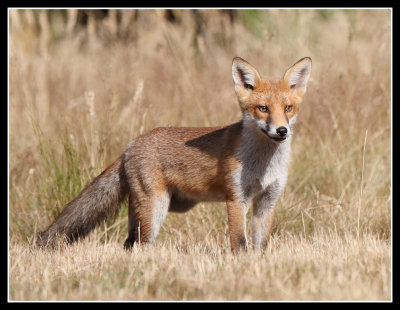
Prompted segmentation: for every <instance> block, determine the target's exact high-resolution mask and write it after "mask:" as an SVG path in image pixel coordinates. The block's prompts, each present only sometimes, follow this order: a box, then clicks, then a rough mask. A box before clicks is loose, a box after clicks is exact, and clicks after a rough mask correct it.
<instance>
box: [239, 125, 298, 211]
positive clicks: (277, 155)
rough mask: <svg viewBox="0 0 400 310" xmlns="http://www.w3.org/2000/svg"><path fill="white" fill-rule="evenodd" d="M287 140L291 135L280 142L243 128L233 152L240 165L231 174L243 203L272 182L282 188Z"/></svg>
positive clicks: (283, 184) (284, 178)
mask: <svg viewBox="0 0 400 310" xmlns="http://www.w3.org/2000/svg"><path fill="white" fill-rule="evenodd" d="M290 142H291V137H288V138H287V140H285V141H284V142H283V143H279V144H278V143H275V142H273V141H271V140H269V138H267V137H265V136H263V133H262V132H260V133H259V132H254V129H253V128H247V129H245V130H244V131H243V137H242V143H241V144H240V146H239V148H238V149H237V151H236V156H237V158H238V159H239V162H240V163H241V165H240V167H239V168H237V169H236V170H235V171H234V173H233V181H234V185H235V189H236V191H237V193H238V196H239V197H240V199H241V200H242V201H243V202H245V203H247V202H248V201H250V200H251V199H253V198H254V197H255V196H257V195H258V194H260V193H262V192H264V191H266V190H267V188H268V186H269V185H271V184H272V183H274V184H277V185H278V187H279V188H281V189H283V187H284V186H285V184H286V180H287V166H288V163H289V159H290ZM275 188H276V186H275Z"/></svg>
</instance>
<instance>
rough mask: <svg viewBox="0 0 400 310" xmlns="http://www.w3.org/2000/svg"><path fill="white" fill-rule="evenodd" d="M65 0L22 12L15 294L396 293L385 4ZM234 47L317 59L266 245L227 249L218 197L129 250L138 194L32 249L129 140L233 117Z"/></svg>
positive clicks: (12, 108) (14, 17) (15, 90)
mask: <svg viewBox="0 0 400 310" xmlns="http://www.w3.org/2000/svg"><path fill="white" fill-rule="evenodd" d="M71 12H72V13H71V14H70V15H67V14H66V12H65V11H64V12H63V11H51V12H50V14H49V11H45V10H23V11H18V12H17V11H15V10H10V46H9V51H10V52H9V69H10V71H9V72H10V76H9V81H10V87H9V90H10V92H9V129H10V134H9V157H10V160H9V184H10V187H9V299H10V300H12V301H21V300H111V301H119V300H263V301H264V300H265V301H271V300H279V301H284V300H385V301H388V300H391V298H392V294H391V290H392V288H391V204H392V200H391V100H392V99H391V11H390V10H387V9H384V10H236V11H235V13H234V14H233V20H231V19H230V18H231V17H230V15H228V14H226V13H224V12H222V11H218V10H202V11H198V12H194V13H193V12H192V11H190V10H174V11H173V12H172V15H166V11H163V10H138V11H112V12H110V13H109V14H108V15H107V16H105V18H103V19H101V18H98V19H96V17H95V15H93V14H88V15H87V16H88V17H87V23H86V24H85V23H82V24H80V22H79V20H80V18H81V15H74V11H71ZM168 16H169V17H168ZM171 16H173V17H171ZM75 17H76V21H78V22H77V23H76V24H75V23H74V18H75ZM196 21H201V23H200V24H196ZM85 25H86V26H85ZM199 25H201V27H202V28H201V29H202V30H201V31H200V32H196V31H198V30H199V28H198V27H199ZM235 56H240V57H242V58H244V59H246V60H248V61H249V62H250V63H251V64H253V65H254V66H255V67H256V68H257V69H259V71H260V73H261V75H262V76H263V77H269V78H279V77H281V76H282V74H283V73H284V72H285V70H286V69H287V68H288V67H289V66H290V65H292V64H293V63H294V62H296V61H297V60H298V59H300V58H302V57H304V56H310V57H311V58H312V59H313V71H312V74H311V79H310V82H309V86H308V89H307V94H306V96H305V100H304V103H303V104H302V106H301V109H300V115H299V117H298V121H297V123H296V127H295V133H294V138H293V143H292V161H291V164H290V168H289V178H288V183H287V186H286V189H285V191H284V193H283V194H282V196H281V197H280V199H279V201H278V204H277V207H276V217H275V218H276V220H275V223H274V226H273V233H272V242H271V244H270V246H269V247H268V249H267V251H266V252H265V253H259V252H255V251H249V252H248V253H242V254H240V255H239V256H237V257H235V256H233V255H232V254H231V253H230V251H229V242H228V240H229V236H228V231H227V219H226V213H225V206H224V204H222V203H208V204H200V205H199V206H197V207H196V208H195V209H194V210H192V211H190V212H188V213H187V214H169V215H168V216H167V219H166V221H165V222H164V224H163V226H162V229H161V232H160V234H159V236H158V238H157V240H156V242H155V244H154V246H153V247H152V248H151V249H139V248H137V247H136V248H134V250H133V252H132V253H129V252H125V251H124V250H123V247H122V244H123V242H124V239H125V238H126V236H127V219H126V214H127V210H126V205H124V207H123V208H122V209H121V212H120V213H119V214H118V215H117V216H116V218H115V219H110V220H108V221H107V222H105V223H103V224H102V225H101V226H100V227H98V228H97V229H96V230H95V231H94V232H93V233H92V234H91V235H90V236H89V238H87V239H85V240H82V241H81V242H79V243H78V244H76V245H74V246H72V247H67V248H62V249H59V250H55V251H42V250H38V249H36V248H35V247H34V246H33V241H34V238H35V235H36V233H37V232H38V231H40V230H43V229H44V228H45V227H46V226H47V225H48V224H49V223H50V222H51V221H52V220H53V219H54V218H55V216H56V215H57V214H58V213H59V212H60V210H62V208H63V206H64V205H65V204H66V203H67V202H68V201H69V200H71V199H72V198H73V197H74V196H76V195H77V194H78V193H79V192H80V190H82V189H83V187H84V186H85V185H86V184H87V183H88V182H89V181H90V180H91V179H92V178H93V177H94V176H96V175H97V174H99V173H100V172H101V171H102V170H103V169H104V168H105V167H107V165H109V164H110V163H111V162H112V161H113V160H115V159H116V158H117V157H118V156H119V155H120V154H121V153H122V152H123V150H124V148H125V147H126V145H127V144H128V143H129V141H130V140H131V139H133V138H135V137H136V136H138V135H140V134H142V133H144V132H147V131H149V130H151V129H152V128H154V127H159V126H217V125H225V124H230V123H233V122H236V121H238V120H239V119H240V110H239V107H238V105H237V101H236V98H235V94H234V90H233V82H232V77H231V62H232V59H233V57H235ZM250 218H251V211H250V212H249V214H248V223H250ZM249 226H250V225H249ZM248 232H249V233H250V230H249V229H248ZM249 235H250V234H249ZM249 241H250V242H251V238H249Z"/></svg>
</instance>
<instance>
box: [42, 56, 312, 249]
mask: <svg viewBox="0 0 400 310" xmlns="http://www.w3.org/2000/svg"><path fill="white" fill-rule="evenodd" d="M310 73H311V58H309V57H304V58H302V59H300V60H299V61H298V62H296V63H295V64H294V65H293V66H292V67H290V68H289V69H288V70H287V71H286V73H285V74H284V75H283V77H282V79H280V80H263V79H261V76H260V74H259V73H258V71H257V70H256V69H255V68H254V67H253V66H252V65H250V64H249V63H248V62H247V61H245V60H244V59H242V58H240V57H235V58H234V59H233V62H232V76H233V82H234V89H235V92H236V96H237V99H238V102H239V106H240V109H241V111H242V114H243V118H242V119H241V120H240V121H239V122H237V123H234V124H232V125H229V126H225V127H204V128H191V127H163V128H155V129H153V130H151V131H150V132H148V133H146V134H144V135H141V136H139V137H137V138H136V139H134V140H133V141H132V142H130V143H129V144H128V146H127V148H126V150H125V152H124V153H123V154H122V155H121V156H120V157H119V158H118V159H117V160H116V161H115V162H114V163H113V164H111V165H110V166H109V167H108V168H107V169H105V170H104V171H103V172H102V173H101V174H100V175H99V176H98V177H96V178H95V179H94V180H93V181H92V182H91V183H90V184H89V185H88V186H87V187H86V188H85V189H83V190H82V192H81V193H80V194H79V195H78V196H77V197H76V198H75V199H74V200H72V201H71V202H70V203H68V204H67V206H66V208H65V209H64V210H63V211H62V212H61V213H60V214H59V216H58V217H57V218H56V220H55V221H54V222H53V223H52V224H51V225H50V226H49V227H48V228H47V229H46V230H45V231H44V232H42V233H40V234H39V236H38V238H37V244H38V245H39V246H41V247H45V246H50V245H54V244H55V241H56V240H59V239H64V240H66V241H67V242H68V243H70V242H73V241H75V240H76V239H78V238H80V237H84V236H86V235H87V234H88V233H89V232H90V231H91V230H92V229H94V228H95V227H96V225H97V224H99V223H100V222H101V221H102V220H104V219H105V218H107V217H108V216H110V215H111V214H113V213H115V211H116V210H118V208H119V205H120V204H121V203H122V202H123V200H124V199H125V198H126V197H127V196H128V197H129V198H128V199H129V207H128V238H127V239H126V241H125V243H124V247H125V248H126V249H130V248H131V247H132V246H133V245H134V243H135V242H138V243H140V244H142V243H143V244H152V243H153V242H154V240H155V238H156V236H157V234H158V232H159V230H160V226H161V224H162V223H163V221H164V219H165V217H166V215H167V212H168V211H171V212H186V211H188V210H190V209H191V208H193V207H194V206H195V205H196V204H197V203H198V202H200V201H225V202H226V206H227V215H228V226H229V236H230V245H231V250H232V251H233V252H235V253H236V252H237V251H239V250H241V249H243V250H246V249H247V238H246V213H247V211H248V206H250V205H252V207H253V216H252V246H253V247H254V248H260V249H264V248H265V247H266V246H267V244H268V240H269V236H270V231H271V226H272V221H273V214H274V205H275V203H276V201H277V199H278V197H279V195H280V194H281V192H282V190H283V188H284V186H285V184H286V180H287V166H288V163H289V157H290V143H291V139H292V135H293V125H294V123H295V121H296V115H297V112H298V110H299V104H300V103H301V101H302V98H303V95H304V93H305V92H306V86H307V82H308V79H309V77H310Z"/></svg>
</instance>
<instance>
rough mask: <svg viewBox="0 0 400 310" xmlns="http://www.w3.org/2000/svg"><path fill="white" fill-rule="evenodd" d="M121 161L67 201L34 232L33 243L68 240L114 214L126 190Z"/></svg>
mask: <svg viewBox="0 0 400 310" xmlns="http://www.w3.org/2000/svg"><path fill="white" fill-rule="evenodd" d="M122 162H123V155H122V156H120V157H119V158H118V159H117V160H116V161H115V162H114V163H113V164H111V165H110V166H109V167H108V168H107V169H106V170H104V171H103V172H102V173H101V174H100V175H99V176H98V177H96V178H95V179H94V180H93V181H92V182H91V183H90V184H89V185H88V186H87V187H86V188H85V189H84V190H83V191H82V192H80V194H79V195H78V196H77V197H76V198H75V199H74V200H72V201H71V202H70V203H68V204H67V206H66V207H65V209H64V210H63V211H62V212H61V213H60V215H59V216H58V217H57V218H56V220H55V221H54V222H53V223H52V224H51V225H50V226H49V227H48V228H47V229H46V230H45V231H44V232H42V233H40V234H39V235H38V238H37V245H38V246H40V247H46V246H54V245H55V244H56V241H57V240H61V239H63V240H66V241H67V242H69V243H72V242H73V241H75V240H77V239H78V238H80V237H84V236H86V235H87V234H88V233H89V232H90V231H91V230H93V229H94V228H95V227H96V226H97V225H98V224H99V223H101V221H102V220H104V219H106V218H107V217H109V216H110V215H112V214H114V213H115V212H116V211H117V210H118V209H119V206H120V205H121V203H122V201H123V200H124V198H125V197H126V195H127V192H128V184H127V180H126V176H125V172H124V167H123V163H122Z"/></svg>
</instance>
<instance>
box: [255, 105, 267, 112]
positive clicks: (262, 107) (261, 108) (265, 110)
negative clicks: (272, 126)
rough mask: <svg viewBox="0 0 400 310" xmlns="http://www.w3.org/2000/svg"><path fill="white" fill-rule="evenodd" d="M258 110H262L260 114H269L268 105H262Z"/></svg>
mask: <svg viewBox="0 0 400 310" xmlns="http://www.w3.org/2000/svg"><path fill="white" fill-rule="evenodd" d="M257 108H258V109H259V110H260V112H263V113H267V112H269V110H268V107H267V106H266V105H260V106H258V107H257Z"/></svg>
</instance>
